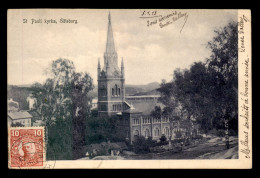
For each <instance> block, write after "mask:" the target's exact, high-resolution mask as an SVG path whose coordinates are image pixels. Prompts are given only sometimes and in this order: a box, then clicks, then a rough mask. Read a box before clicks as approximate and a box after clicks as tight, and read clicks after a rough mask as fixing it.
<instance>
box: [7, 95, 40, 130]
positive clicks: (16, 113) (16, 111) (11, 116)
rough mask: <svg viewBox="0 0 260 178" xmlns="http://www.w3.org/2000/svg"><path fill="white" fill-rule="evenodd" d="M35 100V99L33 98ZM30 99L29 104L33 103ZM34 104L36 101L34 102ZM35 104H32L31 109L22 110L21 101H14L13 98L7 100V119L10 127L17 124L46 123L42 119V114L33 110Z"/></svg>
mask: <svg viewBox="0 0 260 178" xmlns="http://www.w3.org/2000/svg"><path fill="white" fill-rule="evenodd" d="M31 102H33V100H31ZM31 102H30V101H29V104H30V103H31ZM33 104H34V103H33ZM33 104H31V107H30V110H29V111H25V110H20V108H19V103H18V102H16V101H14V100H13V99H12V98H10V99H9V100H7V121H8V126H9V127H13V126H14V127H15V126H24V127H31V126H41V125H44V123H43V122H42V120H41V115H40V114H39V113H38V112H37V111H34V110H32V109H33Z"/></svg>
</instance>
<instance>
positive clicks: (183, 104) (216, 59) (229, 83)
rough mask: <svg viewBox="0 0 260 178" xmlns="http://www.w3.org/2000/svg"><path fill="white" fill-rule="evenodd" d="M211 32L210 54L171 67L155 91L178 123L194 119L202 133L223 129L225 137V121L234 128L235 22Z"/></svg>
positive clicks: (188, 122) (226, 127)
mask: <svg viewBox="0 0 260 178" xmlns="http://www.w3.org/2000/svg"><path fill="white" fill-rule="evenodd" d="M215 34H216V35H215V36H214V37H213V39H212V41H210V42H209V43H208V48H209V49H210V50H211V53H212V54H211V56H210V57H209V58H208V59H207V60H206V62H195V63H193V64H192V65H191V67H190V68H189V69H185V70H180V69H177V70H175V71H174V75H173V76H174V77H173V80H172V81H171V82H168V83H167V82H165V81H163V82H162V84H161V86H160V88H159V89H158V91H159V92H160V94H161V98H160V101H161V102H162V103H163V104H164V105H165V108H164V111H163V113H164V114H167V115H169V117H170V118H172V119H171V120H173V121H174V120H175V121H176V120H177V122H180V121H181V123H179V124H178V125H180V124H184V125H187V124H188V125H190V123H192V122H194V121H196V122H197V123H199V124H200V125H201V129H203V130H204V131H205V132H208V131H209V130H212V129H214V128H217V129H224V128H225V129H226V133H227V134H226V136H227V140H228V132H229V131H228V128H229V124H228V123H232V128H233V129H234V130H236V131H237V110H238V107H237V105H238V101H237V94H238V92H237V88H238V86H237V84H238V71H237V69H238V56H237V49H238V46H237V23H235V22H230V23H229V24H228V25H227V26H225V27H224V28H220V29H217V30H215ZM182 127H185V126H182ZM171 128H172V127H171ZM187 128H190V126H188V127H187ZM171 130H172V129H171ZM227 147H228V141H227Z"/></svg>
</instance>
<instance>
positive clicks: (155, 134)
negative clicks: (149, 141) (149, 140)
mask: <svg viewBox="0 0 260 178" xmlns="http://www.w3.org/2000/svg"><path fill="white" fill-rule="evenodd" d="M159 135H160V130H159V129H158V127H156V128H155V130H154V136H156V137H158V136H159Z"/></svg>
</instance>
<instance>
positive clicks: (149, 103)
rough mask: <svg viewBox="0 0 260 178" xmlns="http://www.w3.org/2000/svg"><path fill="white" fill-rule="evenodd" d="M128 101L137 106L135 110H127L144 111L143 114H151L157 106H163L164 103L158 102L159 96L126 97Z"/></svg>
mask: <svg viewBox="0 0 260 178" xmlns="http://www.w3.org/2000/svg"><path fill="white" fill-rule="evenodd" d="M135 98H136V99H135ZM125 99H126V102H128V103H131V105H132V106H133V107H134V108H135V111H134V110H133V111H127V112H142V114H143V115H150V114H151V112H152V111H153V110H154V107H155V106H160V107H161V108H163V107H164V105H163V104H162V103H160V102H158V97H157V96H155V95H154V96H131V97H129V96H128V97H126V98H125Z"/></svg>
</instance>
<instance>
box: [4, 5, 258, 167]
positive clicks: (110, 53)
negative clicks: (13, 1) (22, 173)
mask: <svg viewBox="0 0 260 178" xmlns="http://www.w3.org/2000/svg"><path fill="white" fill-rule="evenodd" d="M7 28H8V29H7V32H8V34H7V37H8V44H7V50H8V60H7V64H8V66H7V73H8V75H7V76H8V88H7V90H8V96H7V99H8V100H7V105H8V107H7V108H8V110H7V116H8V117H7V121H8V122H7V123H8V125H7V127H8V156H9V157H8V166H9V168H10V169H60V168H61V169H121V168H127V169H133V168H136V169H162V168H167V169H174V168H181V169H191V168H195V169H201V168H204V169H231V168H233V169H250V168H252V155H253V153H252V88H251V86H252V80H251V79H252V73H251V61H252V58H251V11H250V10H229V9H226V10H220V9H215V10H207V9H201V10H198V9H196V10H195V9H9V10H8V19H7Z"/></svg>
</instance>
